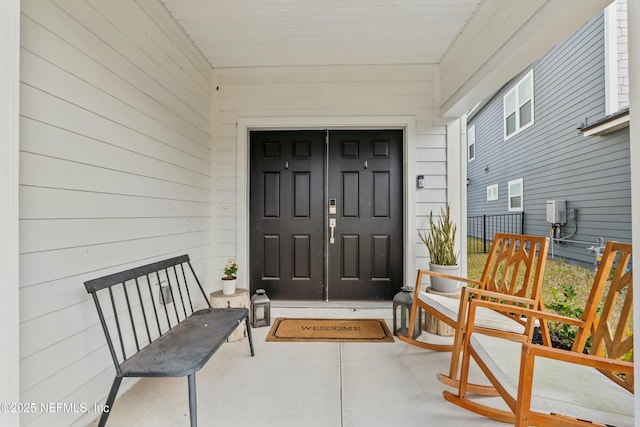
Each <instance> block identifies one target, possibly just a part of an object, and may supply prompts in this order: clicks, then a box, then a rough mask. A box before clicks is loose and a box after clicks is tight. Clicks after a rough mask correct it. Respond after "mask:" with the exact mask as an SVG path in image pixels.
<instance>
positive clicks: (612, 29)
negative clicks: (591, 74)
mask: <svg viewBox="0 0 640 427" xmlns="http://www.w3.org/2000/svg"><path fill="white" fill-rule="evenodd" d="M617 17H618V4H617V2H615V1H614V2H613V3H611V4H610V5H609V6H607V7H606V8H605V9H604V57H605V62H604V76H605V77H604V78H605V85H604V87H605V91H604V94H605V115H609V114H613V113H615V112H616V111H618V109H619V106H620V101H619V99H618V33H617V31H618V21H617Z"/></svg>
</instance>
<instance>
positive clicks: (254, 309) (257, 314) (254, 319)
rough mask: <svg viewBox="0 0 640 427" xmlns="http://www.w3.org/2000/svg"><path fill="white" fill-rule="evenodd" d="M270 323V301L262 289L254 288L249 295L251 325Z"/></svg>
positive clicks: (259, 325)
mask: <svg viewBox="0 0 640 427" xmlns="http://www.w3.org/2000/svg"><path fill="white" fill-rule="evenodd" d="M270 324H271V301H269V297H268V296H267V293H266V292H265V290H264V289H256V293H255V294H253V296H252V297H251V326H253V327H254V328H259V327H261V326H269V325H270Z"/></svg>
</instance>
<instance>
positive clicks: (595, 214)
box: [467, 0, 631, 266]
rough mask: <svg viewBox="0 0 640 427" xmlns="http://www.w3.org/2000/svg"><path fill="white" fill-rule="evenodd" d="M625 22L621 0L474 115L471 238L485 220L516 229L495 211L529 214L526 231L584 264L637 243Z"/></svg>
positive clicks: (470, 118)
mask: <svg viewBox="0 0 640 427" xmlns="http://www.w3.org/2000/svg"><path fill="white" fill-rule="evenodd" d="M626 29H627V22H626V1H620V0H619V1H617V2H615V3H613V4H612V5H611V6H610V7H609V8H608V9H607V10H605V11H604V12H603V13H602V14H600V15H599V16H598V17H596V18H594V19H592V20H591V21H589V22H588V23H586V24H585V25H584V26H583V27H581V28H580V29H579V30H578V31H577V32H576V33H574V34H573V35H572V36H571V37H569V38H568V39H567V40H566V41H564V42H563V43H561V44H559V45H557V46H556V47H555V48H553V49H552V50H551V51H549V52H548V53H547V54H546V55H544V56H543V57H541V58H540V59H539V60H538V61H536V62H535V63H534V64H533V65H532V66H531V67H529V68H527V69H525V70H523V71H522V72H521V73H520V74H519V75H518V76H516V77H515V78H513V79H512V80H511V81H510V82H509V83H507V84H506V85H505V86H504V87H502V88H501V89H500V90H499V91H498V92H497V93H495V94H494V95H493V96H492V97H490V98H488V99H486V100H485V101H484V102H482V103H481V104H479V105H478V106H477V107H476V108H475V109H474V110H472V111H471V112H470V113H469V114H468V115H467V161H468V163H467V178H468V179H467V215H468V218H469V223H468V235H469V236H474V237H482V233H483V231H482V226H481V221H482V220H481V219H478V217H482V216H484V215H486V216H487V218H486V224H487V225H486V231H485V232H486V233H487V235H488V236H493V233H495V231H511V230H507V229H504V227H505V224H507V223H508V222H507V221H505V219H504V217H502V218H501V223H500V224H498V225H493V226H492V225H489V224H491V221H490V220H491V217H492V216H494V215H506V214H523V216H522V218H521V219H522V226H523V230H522V231H523V232H524V233H527V234H537V235H548V236H550V237H551V238H552V242H553V244H552V247H551V248H550V253H551V254H552V256H553V257H554V258H556V259H565V260H567V261H568V262H570V263H578V264H582V265H585V266H593V265H594V263H595V262H596V258H597V248H598V247H601V245H602V244H603V243H605V242H606V241H608V240H618V241H623V242H630V241H631V183H630V179H631V178H630V169H631V168H630V138H629V127H628V126H629V125H628V123H629V112H628V102H629V101H628V93H629V92H628V74H627V48H626V46H627V43H626V35H627V34H626ZM554 201H555V203H553V202H554ZM511 221H512V222H513V218H512V219H511ZM515 223H516V224H517V226H516V228H515V229H512V230H514V231H520V230H519V225H520V217H517V219H516V220H515ZM469 247H470V251H472V247H473V245H470V246H469ZM594 249H596V251H595V252H594Z"/></svg>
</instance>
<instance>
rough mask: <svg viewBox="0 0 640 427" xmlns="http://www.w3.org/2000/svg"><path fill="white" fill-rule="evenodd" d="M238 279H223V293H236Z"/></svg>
mask: <svg viewBox="0 0 640 427" xmlns="http://www.w3.org/2000/svg"><path fill="white" fill-rule="evenodd" d="M237 281H238V279H231V280H224V279H223V280H222V293H223V294H225V295H233V294H235V293H236V282H237Z"/></svg>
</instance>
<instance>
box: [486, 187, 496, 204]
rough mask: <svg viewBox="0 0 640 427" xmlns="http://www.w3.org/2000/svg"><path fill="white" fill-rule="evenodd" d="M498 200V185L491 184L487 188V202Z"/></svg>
mask: <svg viewBox="0 0 640 427" xmlns="http://www.w3.org/2000/svg"><path fill="white" fill-rule="evenodd" d="M494 200H498V184H493V185H490V186H488V187H487V202H492V201H494Z"/></svg>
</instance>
